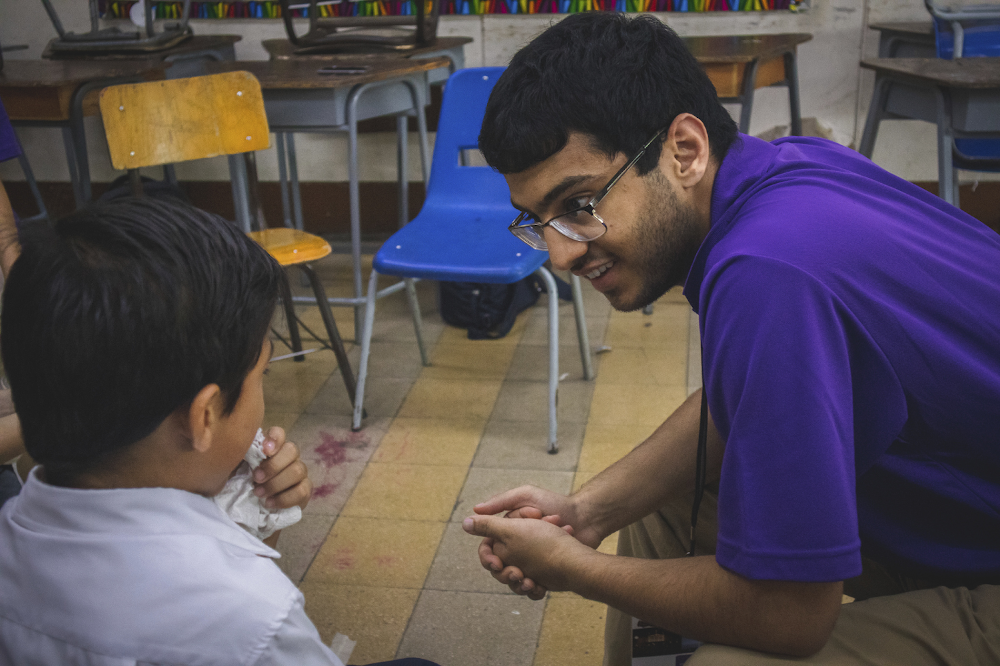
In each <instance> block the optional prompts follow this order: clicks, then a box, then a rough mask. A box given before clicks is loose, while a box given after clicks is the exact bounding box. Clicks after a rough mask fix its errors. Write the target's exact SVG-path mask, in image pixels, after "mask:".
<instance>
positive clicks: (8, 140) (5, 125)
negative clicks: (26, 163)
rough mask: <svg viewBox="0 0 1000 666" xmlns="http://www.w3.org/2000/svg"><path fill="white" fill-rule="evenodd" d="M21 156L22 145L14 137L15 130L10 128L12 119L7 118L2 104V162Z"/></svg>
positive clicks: (0, 103)
mask: <svg viewBox="0 0 1000 666" xmlns="http://www.w3.org/2000/svg"><path fill="white" fill-rule="evenodd" d="M20 154H21V145H20V144H19V143H18V142H17V137H16V136H15V135H14V128H13V127H11V126H10V118H8V117H7V110H6V109H4V108H3V102H0V162H3V161H5V160H9V159H13V158H15V157H17V156H18V155H20Z"/></svg>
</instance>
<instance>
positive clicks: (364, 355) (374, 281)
mask: <svg viewBox="0 0 1000 666" xmlns="http://www.w3.org/2000/svg"><path fill="white" fill-rule="evenodd" d="M377 296H378V273H377V272H376V271H375V269H372V274H371V277H369V278H368V302H367V304H366V305H365V321H364V325H363V326H362V327H361V362H360V363H359V364H358V390H357V395H356V397H355V398H354V418H353V420H352V422H351V429H352V430H361V418H362V417H363V409H364V400H365V380H366V379H367V378H368V356H369V354H370V353H371V348H372V327H373V326H374V325H375V300H376V298H377Z"/></svg>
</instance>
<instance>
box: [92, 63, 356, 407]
mask: <svg viewBox="0 0 1000 666" xmlns="http://www.w3.org/2000/svg"><path fill="white" fill-rule="evenodd" d="M100 106H101V116H102V118H103V119H104V131H105V133H106V134H107V138H108V148H109V149H110V151H111V163H112V164H113V165H114V167H115V168H116V169H128V173H129V180H130V182H131V183H132V190H133V193H134V194H136V196H141V195H142V182H141V180H140V176H139V171H138V170H139V168H141V167H147V166H159V165H163V164H170V163H175V162H185V161H188V160H196V159H203V158H207V157H216V156H219V155H227V156H229V170H230V176H231V179H232V185H233V201H234V204H235V209H236V217H237V221H238V223H240V224H241V225H242V226H243V227H244V230H245V231H246V232H247V233H248V235H249V236H250V237H251V238H253V239H254V240H255V241H257V242H258V243H260V245H261V246H262V247H263V248H264V249H265V250H267V251H268V253H269V254H270V255H271V256H272V257H274V258H275V259H276V260H277V261H278V263H279V264H281V265H282V266H285V267H292V266H294V267H296V268H298V269H299V270H301V271H302V272H303V273H304V274H305V276H306V277H307V278H308V280H309V283H310V285H311V286H312V290H313V294H314V295H315V297H316V304H317V305H318V306H319V310H320V314H321V315H322V318H323V324H324V325H325V327H326V332H327V335H328V336H329V338H330V344H329V347H330V349H331V350H332V351H333V353H334V354H335V355H336V357H337V363H338V365H339V366H340V373H341V375H342V376H343V379H344V384H345V386H346V387H347V393H348V395H349V396H350V399H351V402H352V403H353V402H354V399H355V379H354V374H353V373H352V371H351V366H350V364H349V362H348V360H347V353H346V352H345V350H344V343H343V342H342V340H341V338H340V333H339V332H338V331H337V325H336V323H335V322H334V319H333V313H332V312H331V311H330V305H329V302H328V301H327V297H326V292H325V290H324V289H323V285H322V283H321V282H320V280H319V278H318V276H317V275H316V272H315V271H314V270H313V268H312V266H311V265H310V262H313V261H316V260H317V259H321V258H323V257H325V256H326V255H328V254H330V252H331V249H330V245H329V243H327V242H326V241H325V240H323V239H322V238H320V237H319V236H315V235H313V234H310V233H306V232H304V231H299V230H297V229H288V228H277V229H268V228H267V225H266V223H265V220H264V214H263V211H262V210H261V206H260V197H259V193H258V182H257V166H256V161H255V158H254V151H257V150H262V149H265V148H267V147H268V145H269V142H270V134H269V132H268V125H267V116H266V115H265V113H264V99H263V96H262V94H261V89H260V83H259V82H258V81H257V79H256V78H254V76H253V75H252V74H250V73H249V72H227V73H224V74H213V75H210V76H197V77H193V78H187V79H173V80H167V81H152V82H149V83H135V84H126V85H118V86H111V87H108V88H105V89H104V90H102V91H101V95H100ZM282 301H283V305H284V308H285V314H286V316H287V319H288V329H289V336H290V338H291V344H290V345H289V346H290V347H291V348H292V349H293V351H296V352H299V351H302V342H301V339H300V337H299V332H298V321H297V319H296V316H295V311H294V306H293V303H292V296H291V292H290V290H289V289H288V286H287V285H286V287H285V293H284V294H282ZM296 360H304V359H303V358H302V356H297V357H296Z"/></svg>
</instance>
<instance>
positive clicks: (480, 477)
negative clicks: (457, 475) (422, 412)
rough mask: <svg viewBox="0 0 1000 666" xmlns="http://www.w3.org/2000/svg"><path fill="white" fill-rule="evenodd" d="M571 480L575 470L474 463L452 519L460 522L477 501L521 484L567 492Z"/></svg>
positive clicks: (469, 513) (484, 499)
mask: <svg viewBox="0 0 1000 666" xmlns="http://www.w3.org/2000/svg"><path fill="white" fill-rule="evenodd" d="M556 455H557V456H558V455H562V454H561V453H559V454H556ZM572 482H573V473H572V472H560V471H542V470H519V469H489V468H485V467H473V468H472V469H470V470H469V476H468V477H467V478H466V479H465V486H463V487H462V492H461V494H460V495H459V496H458V503H457V504H456V505H455V510H454V511H453V512H452V514H451V520H452V521H455V522H459V523H460V522H461V521H462V520H464V519H465V518H466V517H468V516H471V515H473V513H474V511H473V507H474V506H475V505H477V504H479V503H480V502H485V501H486V500H488V499H489V498H491V497H493V496H494V495H498V494H499V493H502V492H504V491H507V490H512V489H514V488H517V487H518V486H523V485H532V486H538V487H539V488H545V489H546V490H551V491H553V492H556V493H562V494H564V495H567V494H569V492H570V489H571V488H570V487H571V485H572Z"/></svg>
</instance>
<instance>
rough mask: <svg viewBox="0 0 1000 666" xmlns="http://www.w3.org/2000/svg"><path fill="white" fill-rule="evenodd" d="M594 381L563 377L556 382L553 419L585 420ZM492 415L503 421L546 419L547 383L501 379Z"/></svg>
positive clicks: (547, 410) (564, 422)
mask: <svg viewBox="0 0 1000 666" xmlns="http://www.w3.org/2000/svg"><path fill="white" fill-rule="evenodd" d="M593 393H594V382H588V381H583V380H582V379H576V380H574V379H566V380H565V381H561V382H559V387H558V390H557V393H556V422H557V424H558V425H559V426H563V425H566V424H569V423H586V422H587V413H588V411H589V410H590V402H591V396H592V395H593ZM493 418H495V419H503V420H507V421H544V422H546V423H547V422H548V420H549V383H548V380H546V381H541V382H523V381H518V380H514V379H508V380H505V381H504V383H503V387H502V388H501V389H500V395H499V396H498V397H497V402H496V409H495V410H494V411H493Z"/></svg>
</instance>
